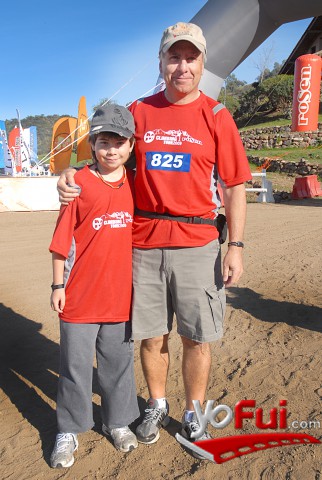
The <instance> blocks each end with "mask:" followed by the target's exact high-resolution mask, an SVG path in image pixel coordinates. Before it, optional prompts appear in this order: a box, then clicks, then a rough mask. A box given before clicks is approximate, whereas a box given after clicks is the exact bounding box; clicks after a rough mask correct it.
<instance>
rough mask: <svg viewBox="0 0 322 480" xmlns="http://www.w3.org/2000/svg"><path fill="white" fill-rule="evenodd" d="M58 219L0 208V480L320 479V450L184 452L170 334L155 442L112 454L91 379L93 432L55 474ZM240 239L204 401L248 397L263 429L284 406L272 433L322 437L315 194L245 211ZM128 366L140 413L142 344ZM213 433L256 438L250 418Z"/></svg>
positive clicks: (319, 234) (321, 312) (321, 295)
mask: <svg viewBox="0 0 322 480" xmlns="http://www.w3.org/2000/svg"><path fill="white" fill-rule="evenodd" d="M56 217H57V212H33V213H25V212H21V213H19V212H16V213H14V212H2V213H0V251H1V273H0V292H1V297H0V302H1V303H0V329H1V331H0V357H1V362H0V387H1V390H0V395H1V396H0V402H1V413H0V415H1V429H0V478H1V479H3V480H4V479H8V480H9V479H10V480H27V479H28V480H31V479H33V480H38V479H46V480H54V479H61V478H66V479H77V480H83V479H86V480H95V479H97V480H101V479H109V478H111V479H118V480H125V479H128V478H136V479H140V480H141V479H142V480H150V479H154V480H158V479H165V480H166V479H168V480H172V479H174V480H177V479H194V480H197V479H198V480H199V479H200V480H201V479H202V480H210V479H211V480H213V479H214V478H216V479H220V480H222V479H224V480H226V479H227V480H246V479H247V480H257V479H258V480H259V479H260V480H275V479H277V480H279V479H285V480H295V479H296V480H320V479H321V477H322V475H321V471H322V445H317V444H315V445H313V444H307V445H295V446H294V445H287V446H278V447H275V448H270V449H266V450H264V451H256V452H254V453H251V454H248V455H243V456H241V457H239V458H234V459H232V460H230V461H227V462H225V463H222V464H215V463H213V462H210V461H199V460H196V459H194V458H193V457H192V456H190V455H189V454H188V453H187V452H186V451H184V450H183V449H182V448H181V446H180V444H179V443H178V442H177V441H176V439H175V433H176V432H177V431H178V429H179V426H180V424H179V421H180V419H181V415H182V408H183V405H184V401H183V398H184V395H183V384H182V378H181V373H180V360H181V346H180V340H179V338H178V336H177V334H176V333H175V332H173V333H172V334H171V338H170V339H171V366H170V372H169V381H168V392H167V396H168V400H169V403H170V416H171V422H170V424H169V426H168V427H167V429H166V430H162V432H161V438H160V440H159V441H158V443H156V444H154V445H151V446H144V445H139V447H138V448H137V449H136V450H135V451H133V452H131V453H130V454H122V453H119V452H118V451H116V450H115V449H114V448H113V446H112V445H111V443H110V442H109V441H108V440H107V439H106V438H104V437H103V436H102V434H101V431H100V426H101V423H100V414H99V395H98V393H97V392H98V390H97V385H96V382H94V395H93V408H94V418H95V420H96V426H95V428H94V429H93V430H92V431H90V432H87V433H84V434H81V435H80V436H79V441H80V446H79V450H78V452H76V461H75V464H74V466H73V467H72V468H70V469H66V470H65V469H60V470H53V469H51V468H50V467H49V463H48V462H49V456H50V453H51V449H52V447H53V442H54V438H55V433H56V423H55V422H56V420H55V396H56V387H57V376H58V364H59V331H58V320H57V317H56V314H55V313H53V312H52V311H51V310H50V308H49V295H50V283H51V260H50V254H49V253H48V250H47V249H48V245H49V242H50V239H51V235H52V231H53V227H54V223H55V219H56ZM245 244H246V248H245V251H244V256H245V273H244V275H243V277H242V280H241V281H240V283H239V285H238V286H236V287H233V288H231V289H230V290H229V292H228V308H227V314H226V320H225V335H224V338H223V339H222V340H221V341H219V342H217V343H215V344H214V345H213V347H212V348H213V364H212V373H211V378H210V384H209V389H208V392H207V400H214V401H215V404H225V405H228V406H229V407H230V408H232V409H234V406H235V404H236V403H237V402H238V401H240V400H242V399H249V400H255V401H256V407H257V408H259V407H261V408H262V409H263V415H264V421H265V422H267V421H268V420H269V412H270V410H271V409H272V408H277V409H279V408H280V406H279V401H280V400H283V399H284V400H287V407H286V408H287V424H288V427H287V429H283V430H278V431H283V432H287V433H307V434H309V435H312V436H314V437H315V438H317V439H319V440H322V413H321V400H322V386H321V371H322V365H321V345H322V343H321V342H322V254H321V245H322V199H311V200H303V201H292V202H289V203H282V204H259V203H251V204H249V206H248V219H247V228H246V236H245ZM225 248H226V247H224V248H223V251H224V252H225ZM135 362H136V363H135V371H136V380H137V393H138V400H139V404H140V407H141V409H142V410H143V408H144V399H146V398H147V395H148V394H147V389H146V385H145V382H144V379H143V376H142V372H141V366H140V362H139V352H138V345H136V353H135ZM300 422H302V423H300ZM300 425H302V428H298V427H299V426H300ZM134 427H135V425H134ZM209 430H210V431H211V433H212V434H213V436H214V437H216V438H220V437H226V436H231V435H236V434H238V435H245V434H249V433H260V432H261V430H260V429H259V428H258V427H257V426H256V425H255V420H254V419H246V420H245V421H244V423H243V429H242V430H235V428H234V423H231V424H230V425H229V426H227V427H226V428H224V429H223V430H219V429H214V428H213V427H210V428H209ZM274 431H275V430H265V431H264V432H265V433H267V432H274Z"/></svg>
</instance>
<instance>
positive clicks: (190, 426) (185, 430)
mask: <svg viewBox="0 0 322 480" xmlns="http://www.w3.org/2000/svg"><path fill="white" fill-rule="evenodd" d="M199 428H200V425H199V423H198V420H197V415H196V414H195V413H194V414H193V415H192V417H191V419H190V420H189V421H186V420H185V416H184V415H183V418H182V428H181V435H182V436H183V437H184V438H186V439H187V440H189V441H190V442H196V441H198V442H199V440H210V439H211V436H210V435H209V433H208V432H207V431H206V430H205V431H204V433H203V434H202V435H200V436H199V437H197V438H194V437H191V434H192V433H193V432H196V431H197V430H199ZM191 454H192V455H193V456H194V457H195V458H200V459H204V457H203V456H202V455H199V453H197V452H194V451H193V450H191Z"/></svg>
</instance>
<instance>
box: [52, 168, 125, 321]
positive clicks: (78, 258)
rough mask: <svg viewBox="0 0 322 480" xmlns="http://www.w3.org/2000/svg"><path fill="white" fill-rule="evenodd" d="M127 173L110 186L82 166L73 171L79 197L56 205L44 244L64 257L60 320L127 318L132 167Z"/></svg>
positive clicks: (111, 319)
mask: <svg viewBox="0 0 322 480" xmlns="http://www.w3.org/2000/svg"><path fill="white" fill-rule="evenodd" d="M127 178H128V180H127V181H126V182H125V183H124V185H123V186H122V187H121V188H118V189H114V188H111V187H110V186H108V185H106V184H105V183H103V182H102V180H100V179H99V178H97V177H96V176H95V175H93V174H92V173H91V172H90V170H89V168H88V167H87V166H86V167H85V168H84V169H82V170H81V171H79V172H77V173H76V175H75V183H76V184H77V185H79V186H80V187H81V189H82V191H81V194H80V196H79V197H78V198H76V199H75V201H74V202H71V203H70V204H69V205H67V206H62V207H61V210H60V213H59V217H58V220H57V224H56V229H55V232H54V234H53V239H52V242H51V244H50V247H49V249H50V251H51V252H56V253H59V254H61V255H63V256H64V257H66V261H65V285H66V305H65V308H64V312H63V313H62V314H60V315H59V316H60V318H61V319H62V320H64V321H65V322H71V323H103V322H104V323H105V322H123V321H127V320H129V318H130V305H131V295H132V221H133V210H134V202H133V172H131V171H128V172H127ZM117 183H118V182H117Z"/></svg>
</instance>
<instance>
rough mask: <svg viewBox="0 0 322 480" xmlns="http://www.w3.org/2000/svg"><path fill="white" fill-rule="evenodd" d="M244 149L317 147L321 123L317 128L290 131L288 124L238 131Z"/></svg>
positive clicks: (320, 136) (321, 130) (321, 142)
mask: <svg viewBox="0 0 322 480" xmlns="http://www.w3.org/2000/svg"><path fill="white" fill-rule="evenodd" d="M240 136H241V138H242V140H243V143H244V146H245V148H246V150H261V149H263V148H286V147H300V148H306V147H317V146H320V145H322V123H319V130H316V131H312V132H291V127H290V126H289V125H285V126H281V127H266V128H255V129H253V130H248V131H247V130H244V131H242V132H240Z"/></svg>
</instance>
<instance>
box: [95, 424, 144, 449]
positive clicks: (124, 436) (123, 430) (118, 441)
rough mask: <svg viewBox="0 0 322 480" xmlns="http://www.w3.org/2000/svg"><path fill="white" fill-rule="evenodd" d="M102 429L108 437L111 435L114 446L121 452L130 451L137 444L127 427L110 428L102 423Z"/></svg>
mask: <svg viewBox="0 0 322 480" xmlns="http://www.w3.org/2000/svg"><path fill="white" fill-rule="evenodd" d="M102 431H103V433H104V434H105V435H107V436H108V437H111V438H112V440H113V443H114V447H115V448H116V449H117V450H120V451H121V452H124V453H126V452H131V451H132V450H134V449H135V448H136V447H137V446H138V441H137V439H136V436H135V435H134V433H133V432H132V431H131V430H130V429H129V427H120V428H111V429H109V428H108V427H107V426H106V425H104V424H103V425H102Z"/></svg>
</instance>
